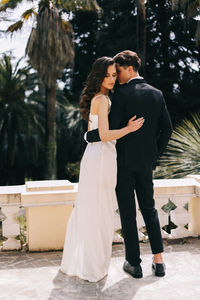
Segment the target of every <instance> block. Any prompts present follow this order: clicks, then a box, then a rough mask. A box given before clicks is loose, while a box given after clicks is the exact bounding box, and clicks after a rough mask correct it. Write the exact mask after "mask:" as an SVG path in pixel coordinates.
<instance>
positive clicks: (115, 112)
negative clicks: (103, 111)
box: [85, 92, 123, 143]
mask: <svg viewBox="0 0 200 300" xmlns="http://www.w3.org/2000/svg"><path fill="white" fill-rule="evenodd" d="M120 100H122V99H121V97H120V93H119V92H117V93H115V94H114V95H113V97H112V105H111V110H110V113H109V115H108V121H109V129H110V130H113V129H119V128H121V127H120V124H121V120H122V113H123V107H122V103H121V101H120ZM85 141H86V142H88V143H93V142H99V141H101V139H100V136H99V130H98V129H95V130H90V131H87V132H86V134H85Z"/></svg>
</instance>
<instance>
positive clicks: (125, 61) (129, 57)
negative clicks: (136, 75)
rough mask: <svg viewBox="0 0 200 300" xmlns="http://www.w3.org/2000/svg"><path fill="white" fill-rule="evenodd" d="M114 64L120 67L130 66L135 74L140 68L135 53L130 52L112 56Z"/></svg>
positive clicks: (139, 62) (126, 51)
mask: <svg viewBox="0 0 200 300" xmlns="http://www.w3.org/2000/svg"><path fill="white" fill-rule="evenodd" d="M114 61H115V63H117V64H119V65H120V66H121V67H128V66H132V67H133V70H134V71H135V72H137V71H138V70H139V69H140V66H141V59H140V58H139V56H138V55H137V53H136V52H133V51H130V50H124V51H122V52H120V53H118V54H116V55H115V56H114Z"/></svg>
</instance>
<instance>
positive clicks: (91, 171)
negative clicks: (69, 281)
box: [61, 50, 172, 282]
mask: <svg viewBox="0 0 200 300" xmlns="http://www.w3.org/2000/svg"><path fill="white" fill-rule="evenodd" d="M140 65H141V60H140V58H139V57H138V55H137V53H135V52H132V51H129V50H126V51H122V52H120V53H118V54H117V55H116V56H115V57H114V58H109V57H101V58H99V59H97V60H96V61H95V62H94V64H93V66H92V70H91V73H90V74H89V75H88V78H87V81H86V85H85V88H84V89H83V92H82V97H81V112H82V116H83V118H85V119H87V120H88V131H87V133H86V134H85V140H86V141H87V142H88V144H87V147H86V150H85V152H84V155H83V158H82V160H81V166H80V177H79V186H78V193H77V199H76V202H75V207H74V208H73V211H72V214H71V216H70V219H69V221H68V224H67V232H66V239H65V245H64V252H63V257H62V263H61V271H62V272H64V273H66V274H68V275H71V276H79V277H80V278H82V279H84V280H88V281H90V282H97V281H99V280H101V279H102V278H104V277H105V276H106V275H107V274H108V268H109V263H110V259H111V252H112V241H113V236H114V214H115V210H116V203H118V207H119V212H120V219H121V225H122V234H123V238H124V243H125V262H124V265H123V269H124V271H125V272H127V273H129V274H130V275H132V276H133V277H134V278H141V277H142V276H143V274H142V268H141V264H140V263H141V258H140V249H139V240H138V229H137V223H136V204H135V196H134V192H135V193H136V195H137V201H138V204H139V207H140V210H141V213H142V216H143V218H144V222H145V225H146V229H147V233H148V236H149V240H150V245H151V250H152V253H153V263H152V270H153V274H154V275H155V276H164V275H165V264H164V262H163V258H162V252H163V243H162V237H161V230H160V224H159V219H158V214H157V210H156V209H155V203H154V198H153V178H152V170H153V166H154V165H155V163H156V160H157V159H158V157H159V156H160V155H161V154H162V152H163V150H164V149H165V147H166V145H167V143H168V140H169V138H170V135H171V132H172V125H171V121H170V117H169V113H168V111H167V108H166V105H165V101H164V99H163V95H162V92H161V91H160V90H158V89H155V88H154V87H152V86H150V85H149V84H147V83H146V82H145V80H144V79H143V78H142V77H140V76H139V73H138V72H139V69H140ZM116 79H118V82H119V84H118V86H117V87H115V89H114V93H113V94H112V96H110V95H111V91H112V90H113V88H114V85H115V82H116Z"/></svg>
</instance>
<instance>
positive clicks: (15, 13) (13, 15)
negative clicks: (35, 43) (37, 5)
mask: <svg viewBox="0 0 200 300" xmlns="http://www.w3.org/2000/svg"><path fill="white" fill-rule="evenodd" d="M31 7H33V3H27V2H26V1H23V2H22V3H21V4H20V5H18V7H17V8H16V9H15V10H11V11H9V12H8V13H7V17H8V18H9V19H11V20H12V21H11V22H4V21H1V22H0V29H1V30H6V29H7V28H8V27H9V25H11V24H13V23H15V22H16V21H19V20H20V17H21V15H22V13H23V12H24V11H26V10H27V9H29V8H31ZM33 22H34V18H33V17H32V18H30V20H28V21H25V23H24V26H23V28H22V29H21V30H19V31H17V32H14V33H13V34H12V35H11V34H10V33H6V34H3V33H1V34H0V54H1V53H4V52H7V53H9V51H11V50H12V54H13V55H14V56H15V57H16V59H19V58H21V57H22V56H24V55H25V47H26V44H27V41H28V37H29V35H30V32H31V28H32V25H33Z"/></svg>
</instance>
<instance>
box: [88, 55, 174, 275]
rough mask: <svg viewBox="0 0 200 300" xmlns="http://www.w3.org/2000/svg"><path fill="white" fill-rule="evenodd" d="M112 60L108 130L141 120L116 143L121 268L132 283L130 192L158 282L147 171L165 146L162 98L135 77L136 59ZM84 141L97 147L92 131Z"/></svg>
mask: <svg viewBox="0 0 200 300" xmlns="http://www.w3.org/2000/svg"><path fill="white" fill-rule="evenodd" d="M114 60H115V63H116V68H117V73H118V81H119V83H120V85H121V86H119V87H118V88H116V90H115V93H114V95H113V97H112V106H111V111H110V113H109V125H110V129H118V128H122V127H124V126H126V125H127V122H128V120H129V119H130V118H131V117H132V116H134V115H136V116H137V117H138V118H139V117H144V119H145V122H144V124H143V126H142V127H141V128H140V129H139V130H138V131H135V132H133V133H130V134H128V135H127V136H125V137H123V138H121V139H119V140H118V141H117V144H116V149H117V164H118V174H117V186H116V194H117V201H118V206H119V211H120V218H121V224H122V233H123V237H124V242H125V251H126V260H125V262H124V266H123V268H124V270H125V271H126V272H128V273H129V274H131V275H132V276H133V277H135V278H141V277H142V276H143V275H142V268H141V265H140V262H141V259H140V249H139V239H138V230H137V223H136V206H135V196H134V191H135V192H136V195H137V200H138V203H139V207H140V210H141V213H142V216H143V218H144V222H145V225H146V229H147V233H148V236H149V240H150V245H151V250H152V253H153V254H154V257H153V264H152V269H153V273H154V274H155V275H156V276H164V275H165V264H164V263H163V259H162V252H163V243H162V237H161V230H160V224H159V219H158V214H157V210H156V209H155V202H154V199H153V178H152V170H153V166H154V165H155V163H156V160H157V159H158V157H159V156H160V155H161V154H162V152H163V150H164V149H165V147H166V145H167V143H168V141H169V138H170V136H171V133H172V124H171V120H170V117H169V113H168V111H167V108H166V105H165V101H164V99H163V94H162V92H161V91H160V90H157V89H156V88H154V87H152V86H151V85H149V84H147V83H146V82H145V80H144V79H143V78H142V77H140V76H139V73H138V71H139V69H140V65H141V60H140V58H139V57H138V55H137V53H135V52H132V51H129V50H126V51H122V52H120V53H118V54H117V55H116V56H115V57H114ZM86 140H87V142H96V141H100V137H99V134H98V129H97V130H93V131H88V132H87V135H86Z"/></svg>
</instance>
